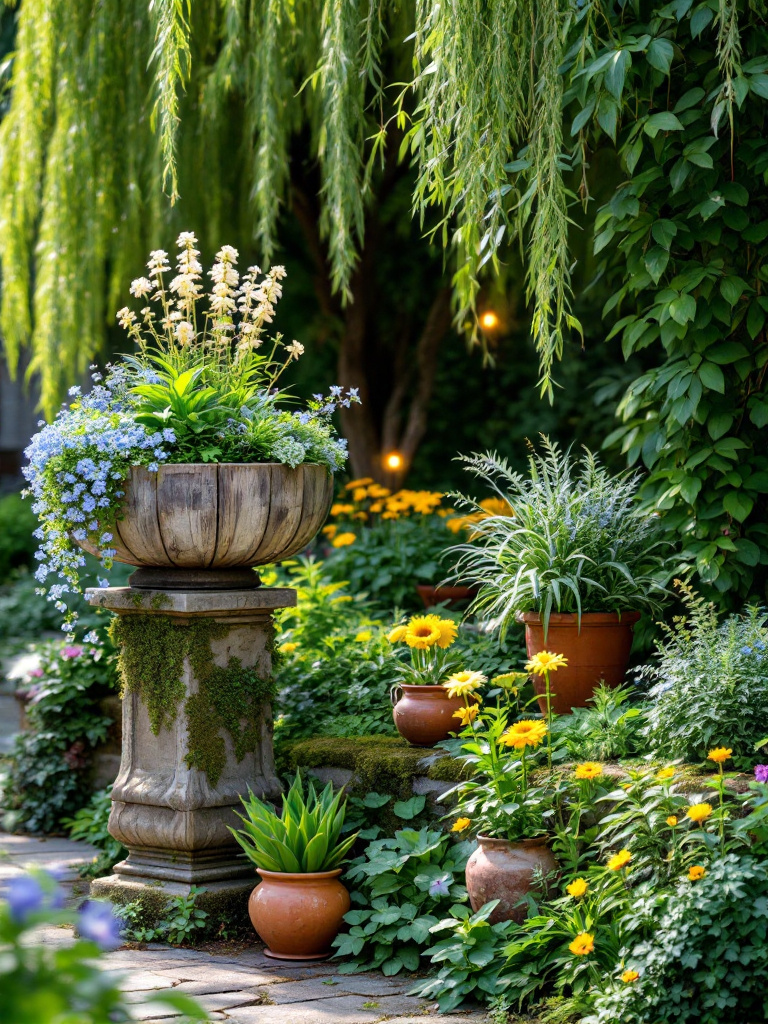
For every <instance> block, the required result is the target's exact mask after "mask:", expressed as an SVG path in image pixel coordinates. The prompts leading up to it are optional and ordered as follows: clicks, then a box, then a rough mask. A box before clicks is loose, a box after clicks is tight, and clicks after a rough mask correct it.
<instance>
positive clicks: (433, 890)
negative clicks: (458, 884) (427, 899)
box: [429, 875, 451, 899]
mask: <svg viewBox="0 0 768 1024" xmlns="http://www.w3.org/2000/svg"><path fill="white" fill-rule="evenodd" d="M450 884H451V876H450V875H443V877H442V878H436V879H435V880H434V882H430V883H429V895H430V896H432V897H433V898H434V899H437V897H438V896H450V888H449V887H450Z"/></svg>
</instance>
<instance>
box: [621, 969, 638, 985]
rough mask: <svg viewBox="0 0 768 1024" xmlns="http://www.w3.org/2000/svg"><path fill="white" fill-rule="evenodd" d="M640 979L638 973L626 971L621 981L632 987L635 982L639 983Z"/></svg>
mask: <svg viewBox="0 0 768 1024" xmlns="http://www.w3.org/2000/svg"><path fill="white" fill-rule="evenodd" d="M639 977H640V975H639V974H638V972H637V971H624V973H623V974H622V976H621V980H622V981H623V982H624V984H625V985H631V984H632V982H633V981H637V979H638V978H639Z"/></svg>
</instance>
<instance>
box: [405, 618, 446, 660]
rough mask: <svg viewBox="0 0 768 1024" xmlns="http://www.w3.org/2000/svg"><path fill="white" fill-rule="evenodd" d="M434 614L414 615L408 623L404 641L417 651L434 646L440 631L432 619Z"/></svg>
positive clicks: (440, 634) (439, 636)
mask: <svg viewBox="0 0 768 1024" xmlns="http://www.w3.org/2000/svg"><path fill="white" fill-rule="evenodd" d="M435 618H436V616H434V615H421V616H418V615H417V616H416V617H414V618H413V619H411V621H410V622H409V623H408V625H407V627H406V630H405V642H406V643H407V644H408V646H409V647H414V648H415V649H416V650H417V651H426V650H428V649H429V648H430V647H434V646H435V644H436V643H437V641H438V640H439V639H440V638H441V636H442V633H441V631H440V630H439V629H438V628H437V625H436V624H435V622H434V621H433V620H434V619H435Z"/></svg>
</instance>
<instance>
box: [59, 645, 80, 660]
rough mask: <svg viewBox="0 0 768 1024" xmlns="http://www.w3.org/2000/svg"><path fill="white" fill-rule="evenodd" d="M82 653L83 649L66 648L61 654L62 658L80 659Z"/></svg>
mask: <svg viewBox="0 0 768 1024" xmlns="http://www.w3.org/2000/svg"><path fill="white" fill-rule="evenodd" d="M82 653H83V648H82V647H65V648H64V650H63V651H62V652H61V656H62V658H79V657H80V655H81V654H82Z"/></svg>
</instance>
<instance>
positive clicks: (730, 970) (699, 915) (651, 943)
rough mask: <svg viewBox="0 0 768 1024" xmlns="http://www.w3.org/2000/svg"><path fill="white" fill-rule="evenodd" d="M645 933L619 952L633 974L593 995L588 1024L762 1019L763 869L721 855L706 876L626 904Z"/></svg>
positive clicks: (766, 886) (767, 1003)
mask: <svg viewBox="0 0 768 1024" xmlns="http://www.w3.org/2000/svg"><path fill="white" fill-rule="evenodd" d="M629 913H630V914H634V915H637V916H642V917H645V919H646V935H647V937H646V938H645V939H644V940H643V941H642V942H639V943H637V944H636V945H634V946H633V947H632V948H631V949H628V950H627V951H626V965H627V968H628V969H630V970H633V971H636V972H637V973H638V975H639V977H638V979H637V980H636V981H635V982H634V983H632V984H626V983H622V982H621V981H620V980H619V979H618V978H617V977H616V975H617V974H618V973H619V970H618V968H617V970H616V971H615V972H614V978H613V981H612V984H610V986H609V987H607V988H606V990H605V991H604V992H602V993H600V992H598V994H597V995H596V998H595V1011H596V1012H595V1014H594V1016H593V1017H590V1018H589V1020H590V1021H591V1022H592V1024H613V1022H614V1021H619V1020H620V1021H621V1022H622V1024H646V1022H647V1021H651V1020H652V1021H661V1022H663V1024H673V1022H679V1024H723V1022H724V1021H734V1022H735V1021H744V1022H746V1021H761V1020H766V1019H768V942H767V941H766V940H767V938H768V867H766V864H765V861H764V859H763V858H762V857H759V858H758V857H755V856H753V855H751V854H746V853H742V854H741V855H737V854H735V853H730V854H727V855H726V856H725V857H722V858H720V859H718V860H715V861H714V862H713V863H712V864H711V865H710V867H709V870H708V871H707V874H706V875H705V877H704V878H702V879H701V880H700V881H697V882H696V883H695V884H692V883H691V882H689V881H688V880H685V881H682V882H680V883H679V884H678V885H677V887H676V888H675V889H674V890H673V891H670V892H667V893H665V894H664V895H663V896H661V897H660V898H658V899H657V900H655V901H648V900H647V899H645V898H644V899H643V900H642V901H641V902H639V903H636V904H635V905H634V906H632V907H631V908H630V910H629Z"/></svg>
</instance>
